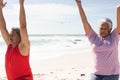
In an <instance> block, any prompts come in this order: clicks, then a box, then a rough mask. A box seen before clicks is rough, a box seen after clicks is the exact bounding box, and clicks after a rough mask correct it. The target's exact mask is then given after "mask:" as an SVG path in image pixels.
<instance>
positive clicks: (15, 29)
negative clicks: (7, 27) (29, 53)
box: [12, 28, 21, 38]
mask: <svg viewBox="0 0 120 80" xmlns="http://www.w3.org/2000/svg"><path fill="white" fill-rule="evenodd" d="M12 31H16V33H17V34H18V36H19V37H20V38H21V36H20V29H19V28H12Z"/></svg>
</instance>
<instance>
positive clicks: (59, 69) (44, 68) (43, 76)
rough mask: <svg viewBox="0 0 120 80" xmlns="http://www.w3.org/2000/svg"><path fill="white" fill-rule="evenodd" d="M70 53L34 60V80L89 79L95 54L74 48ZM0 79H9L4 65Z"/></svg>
mask: <svg viewBox="0 0 120 80" xmlns="http://www.w3.org/2000/svg"><path fill="white" fill-rule="evenodd" d="M63 52H69V54H65V55H61V56H58V57H54V58H49V59H41V60H39V59H38V60H32V57H31V61H30V64H31V69H32V72H33V76H34V80H88V78H89V75H90V73H91V72H92V71H93V55H92V54H91V50H90V49H86V50H79V49H77V50H76V49H75V50H74V49H73V50H71V51H63ZM0 80H7V78H6V75H5V69H4V65H3V64H2V65H1V67H0Z"/></svg>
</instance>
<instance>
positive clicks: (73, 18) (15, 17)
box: [4, 0, 120, 34]
mask: <svg viewBox="0 0 120 80" xmlns="http://www.w3.org/2000/svg"><path fill="white" fill-rule="evenodd" d="M5 1H6V2H7V5H6V7H5V8H4V16H5V20H6V23H7V28H8V30H9V31H10V30H11V27H16V26H18V27H19V6H18V0H5ZM119 3H120V1H118V0H116V1H115V0H103V1H100V0H92V1H91V0H82V5H83V8H84V10H85V13H86V16H87V18H88V21H89V22H90V24H91V26H92V28H93V29H94V30H95V31H96V32H98V26H97V25H98V21H99V19H101V18H103V17H109V18H110V19H112V21H113V23H114V25H115V21H116V6H117V4H119ZM25 9H26V15H27V28H28V33H29V34H84V30H83V25H82V23H81V18H80V16H79V12H78V8H77V5H76V3H75V0H25Z"/></svg>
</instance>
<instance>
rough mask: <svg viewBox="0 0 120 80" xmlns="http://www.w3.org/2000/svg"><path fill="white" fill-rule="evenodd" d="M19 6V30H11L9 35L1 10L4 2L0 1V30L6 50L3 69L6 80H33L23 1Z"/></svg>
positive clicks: (21, 0) (20, 1)
mask: <svg viewBox="0 0 120 80" xmlns="http://www.w3.org/2000/svg"><path fill="white" fill-rule="evenodd" d="M19 4H20V15H19V20H20V28H12V31H11V32H10V34H9V33H8V30H7V29H6V22H5V20H4V16H3V12H2V9H3V8H4V7H5V5H6V2H5V3H4V2H3V0H0V30H1V33H2V36H3V39H4V41H5V43H6V44H7V46H8V48H7V51H6V55H5V69H6V74H7V78H8V80H33V75H32V71H31V68H30V64H29V50H30V42H29V38H28V33H27V28H26V27H27V26H26V15H25V9H24V0H19Z"/></svg>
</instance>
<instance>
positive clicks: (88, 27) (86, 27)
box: [76, 0, 91, 34]
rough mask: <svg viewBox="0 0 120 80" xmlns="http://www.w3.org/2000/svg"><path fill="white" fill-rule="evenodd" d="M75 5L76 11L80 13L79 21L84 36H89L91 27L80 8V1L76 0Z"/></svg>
mask: <svg viewBox="0 0 120 80" xmlns="http://www.w3.org/2000/svg"><path fill="white" fill-rule="evenodd" d="M76 3H77V6H78V9H79V12H80V16H81V19H82V23H83V26H84V30H85V32H86V34H89V32H90V29H91V26H90V24H89V23H88V21H87V18H86V15H85V12H84V10H83V8H82V4H81V0H76Z"/></svg>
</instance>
